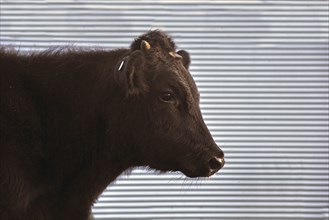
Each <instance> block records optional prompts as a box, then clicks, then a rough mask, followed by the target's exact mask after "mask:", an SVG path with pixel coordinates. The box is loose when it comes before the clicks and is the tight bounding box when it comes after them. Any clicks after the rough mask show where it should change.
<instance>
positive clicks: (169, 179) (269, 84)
mask: <svg viewBox="0 0 329 220" xmlns="http://www.w3.org/2000/svg"><path fill="white" fill-rule="evenodd" d="M0 7H1V11H0V12H1V16H0V18H1V21H0V24H1V28H0V30H1V34H0V42H1V45H12V46H14V47H17V48H20V50H22V51H28V50H42V49H45V48H48V47H49V46H58V45H77V46H95V47H107V48H109V49H112V48H118V47H128V46H129V44H130V42H131V41H132V40H133V38H135V37H136V36H138V35H140V34H141V33H143V32H146V31H148V30H149V29H151V28H161V29H163V30H165V31H167V32H168V33H170V34H171V35H172V36H173V37H174V39H175V40H176V42H177V44H178V46H179V47H180V49H186V50H188V51H189V52H190V54H191V56H192V66H191V73H192V74H193V76H194V78H195V80H196V82H197V85H198V87H199V89H200V92H201V107H202V112H203V114H204V118H205V120H206V123H207V124H208V126H209V128H210V130H211V133H212V134H213V136H214V138H215V140H216V141H217V142H218V144H219V145H220V146H221V148H222V149H223V150H224V151H225V154H226V165H225V168H224V169H223V171H222V172H220V173H219V174H218V175H215V176H214V177H212V178H210V179H202V180H200V179H199V180H189V179H186V178H184V177H183V176H182V175H181V174H177V173H169V174H165V175H158V174H156V173H154V172H150V171H145V170H143V169H136V170H134V171H133V172H132V174H131V175H129V176H127V175H123V176H121V177H120V178H119V179H118V181H117V182H116V183H115V184H112V185H111V186H109V188H108V190H107V191H105V192H104V194H103V195H102V197H100V198H99V201H98V203H97V204H95V207H94V209H93V211H94V215H95V218H96V219H118V218H125V219H138V218H139V219H222V220H223V219H231V220H232V219H250V220H265V219H273V220H286V219H290V220H292V219H296V220H303V219H321V220H325V219H329V214H328V206H329V198H328V196H329V186H328V185H329V171H328V169H329V150H328V142H329V141H328V130H329V129H328V124H329V123H328V106H329V105H328V104H329V103H328V96H329V95H328V89H329V85H328V84H329V77H328V58H329V54H328V53H329V52H328V20H329V19H328V1H324V0H322V1H319V0H316V1H297V0H296V1H292V0H291V1H274V0H253V1H252V0H245V1H242V0H241V1H234V0H226V1H210V0H207V1H201V0H195V1H183V0H180V1H175V0H163V1H105V0H103V1H100V0H95V1H92V0H89V1H81V0H58V1H55V0H43V1H42V0H33V1H27V0H26V1H18V0H16V1H15V0H1V6H0Z"/></svg>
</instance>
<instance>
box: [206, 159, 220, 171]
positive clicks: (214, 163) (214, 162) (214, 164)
mask: <svg viewBox="0 0 329 220" xmlns="http://www.w3.org/2000/svg"><path fill="white" fill-rule="evenodd" d="M223 166H224V159H222V158H218V157H213V158H211V159H210V160H209V168H210V169H211V170H216V171H217V170H219V169H220V168H222V167H223Z"/></svg>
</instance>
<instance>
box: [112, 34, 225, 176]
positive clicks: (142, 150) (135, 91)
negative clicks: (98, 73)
mask: <svg viewBox="0 0 329 220" xmlns="http://www.w3.org/2000/svg"><path fill="white" fill-rule="evenodd" d="M189 64H190V57H189V54H188V52H186V51H184V50H180V51H178V52H176V48H175V44H174V42H173V41H172V40H171V38H170V37H168V36H167V35H166V34H164V33H163V32H161V31H150V32H148V33H146V34H144V35H142V36H140V37H139V38H137V39H136V40H135V41H134V42H133V43H132V45H131V50H130V54H129V55H128V56H126V57H125V58H123V59H122V60H120V61H119V62H118V64H117V66H116V75H117V76H116V77H117V83H118V84H119V86H120V87H121V88H122V89H123V90H124V91H125V99H126V102H127V103H129V100H130V101H131V103H134V106H131V108H132V109H139V110H138V111H137V112H136V111H134V113H132V114H134V117H135V118H136V117H137V118H143V120H139V121H138V120H136V121H135V123H136V124H138V125H136V128H139V129H137V130H136V131H135V132H137V133H139V136H142V137H140V138H137V139H135V140H138V141H137V142H139V143H138V144H137V145H138V146H139V147H138V148H135V149H134V151H136V152H131V153H132V154H134V153H136V154H138V155H139V157H140V158H139V165H146V166H149V167H151V168H154V169H157V170H160V171H181V172H183V173H184V174H185V175H186V176H188V177H208V176H211V175H212V174H214V173H216V172H217V171H218V170H219V169H221V168H222V167H223V166H224V154H223V152H222V151H221V150H220V149H219V148H218V146H217V145H216V143H215V141H214V140H213V138H212V136H211V134H210V132H209V130H208V128H207V127H206V125H205V123H204V121H203V118H202V115H201V111H200V107H199V93H198V90H197V87H196V85H195V82H194V80H193V78H192V76H191V75H190V73H189ZM137 106H140V107H137ZM137 151H138V152H137Z"/></svg>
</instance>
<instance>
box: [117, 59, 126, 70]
mask: <svg viewBox="0 0 329 220" xmlns="http://www.w3.org/2000/svg"><path fill="white" fill-rule="evenodd" d="M124 63H125V61H123V60H122V61H121V63H120V66H119V68H118V71H121V69H122V67H123V64H124Z"/></svg>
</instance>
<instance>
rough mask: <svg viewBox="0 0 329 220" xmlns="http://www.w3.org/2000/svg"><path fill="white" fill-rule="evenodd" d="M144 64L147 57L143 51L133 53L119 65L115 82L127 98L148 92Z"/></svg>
mask: <svg viewBox="0 0 329 220" xmlns="http://www.w3.org/2000/svg"><path fill="white" fill-rule="evenodd" d="M144 64H145V56H144V53H143V52H142V51H141V50H136V51H134V52H132V53H131V54H130V55H129V56H126V57H124V58H123V59H122V60H120V61H119V62H118V63H117V65H116V73H115V80H116V81H117V83H118V84H119V86H120V87H121V88H123V89H124V90H125V91H126V95H127V96H129V95H134V94H135V95H136V94H141V93H144V92H146V91H147V85H146V82H145V75H144Z"/></svg>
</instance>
